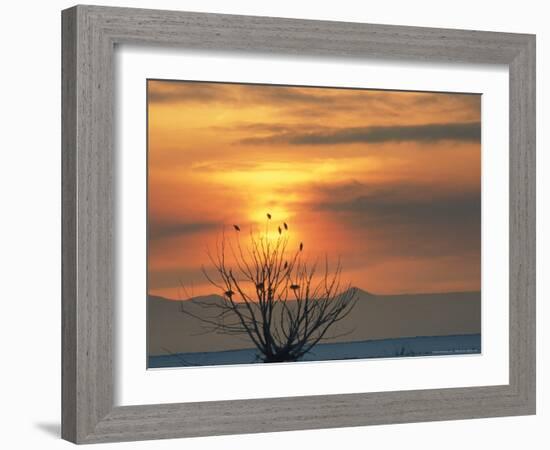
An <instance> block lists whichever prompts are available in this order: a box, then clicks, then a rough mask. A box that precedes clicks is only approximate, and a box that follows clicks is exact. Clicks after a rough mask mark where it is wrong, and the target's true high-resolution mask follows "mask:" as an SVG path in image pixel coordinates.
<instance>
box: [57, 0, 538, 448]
mask: <svg viewBox="0 0 550 450" xmlns="http://www.w3.org/2000/svg"><path fill="white" fill-rule="evenodd" d="M62 31H63V44H62V50H63V58H62V66H63V67H62V72H63V73H62V79H63V89H62V92H63V94H62V106H63V129H62V134H63V136H62V151H63V156H62V161H63V162H62V165H63V170H62V173H63V186H62V192H63V199H62V202H63V220H62V223H63V246H62V254H63V264H62V266H63V280H62V292H63V295H62V296H63V299H62V304H63V318H62V328H63V329H62V345H63V352H62V353H63V368H62V371H63V388H62V403H63V414H62V436H63V438H65V439H67V440H70V441H73V442H76V443H93V442H106V441H124V440H139V439H160V438H176V437H186V436H206V435H220V434H233V433H257V432H269V431H283V430H298V429H312V428H327V427H346V426H359V425H368V424H385V423H401V422H413V421H435V420H449V419H466V418H475V417H496V416H510V415H523V414H534V413H535V36H533V35H525V34H508V33H494V32H482V31H464V30H448V29H434V28H417V27H404V26H387V25H369V24H359V23H339V22H328V21H308V20H294V19H280V18H267V17H247V16H233V15H219V14H203V13H188V12H174V11H156V10H142V9H126V8H109V7H97V6H76V7H73V8H70V9H67V10H65V11H63V13H62ZM119 43H131V44H157V45H162V46H178V47H182V48H192V49H199V50H211V49H213V50H229V51H235V50H238V51H244V52H250V51H253V52H261V53H279V54H295V55H313V56H320V57H321V56H322V57H342V56H343V57H348V58H365V57H383V58H397V59H400V58H401V59H406V60H421V61H428V62H430V61H451V62H465V63H494V64H506V65H508V67H509V74H510V299H509V301H510V382H509V384H507V385H501V386H488V387H487V386H486V387H471V388H454V389H433V390H420V391H403V392H383V393H361V394H346V395H322V396H310V397H286V398H277V399H267V400H238V401H216V402H204V403H188V404H162V405H143V406H120V407H114V405H113V376H114V374H113V361H112V358H113V349H112V339H113V296H114V281H115V280H114V263H113V256H114V255H113V251H112V248H113V244H114V232H113V230H114V219H113V217H114V208H115V204H114V195H113V187H114V184H115V180H114V169H113V160H114V157H113V156H114V155H113V152H114V151H115V148H114V144H113V140H114V139H113V93H114V92H113V84H114V82H113V50H114V46H115V44H119ZM503 300H504V299H503Z"/></svg>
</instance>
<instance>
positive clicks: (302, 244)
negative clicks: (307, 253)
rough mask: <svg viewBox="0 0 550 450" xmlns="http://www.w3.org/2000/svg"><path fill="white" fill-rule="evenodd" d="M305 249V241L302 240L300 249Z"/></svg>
mask: <svg viewBox="0 0 550 450" xmlns="http://www.w3.org/2000/svg"><path fill="white" fill-rule="evenodd" d="M303 249H304V243H303V242H300V251H302V250H303Z"/></svg>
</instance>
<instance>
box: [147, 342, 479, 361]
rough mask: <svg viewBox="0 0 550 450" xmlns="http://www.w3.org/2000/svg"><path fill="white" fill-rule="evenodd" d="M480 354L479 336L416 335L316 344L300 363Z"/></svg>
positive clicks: (209, 355) (245, 352) (175, 357)
mask: <svg viewBox="0 0 550 450" xmlns="http://www.w3.org/2000/svg"><path fill="white" fill-rule="evenodd" d="M471 353H481V335H480V334H465V335H455V336H418V337H410V338H397V339H380V340H371V341H360V342H343V343H336V344H319V345H317V346H315V347H314V348H313V350H312V351H311V352H309V353H308V354H306V355H305V356H304V357H303V358H302V359H301V361H328V360H338V359H364V358H395V357H407V356H435V355H461V354H471ZM257 362H261V361H260V359H259V358H258V355H257V351H256V350H255V349H252V348H248V349H242V350H229V351H223V352H204V353H175V354H171V355H158V356H150V357H149V368H162V367H185V366H216V365H228V364H251V363H257Z"/></svg>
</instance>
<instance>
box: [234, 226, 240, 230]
mask: <svg viewBox="0 0 550 450" xmlns="http://www.w3.org/2000/svg"><path fill="white" fill-rule="evenodd" d="M233 228H235V230H237V231H241V229H240V227H239V225H233Z"/></svg>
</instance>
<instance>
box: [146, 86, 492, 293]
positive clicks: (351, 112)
mask: <svg viewBox="0 0 550 450" xmlns="http://www.w3.org/2000/svg"><path fill="white" fill-rule="evenodd" d="M147 89H148V233H149V234H148V290H149V293H150V294H154V295H161V296H165V297H168V298H174V299H176V298H181V295H182V293H181V290H180V289H179V285H180V281H181V283H183V284H184V285H185V286H186V287H187V289H188V292H189V293H192V295H203V294H212V293H217V291H216V289H215V288H213V287H212V286H211V285H209V284H208V282H207V281H206V279H205V277H204V275H203V274H202V272H201V266H202V265H204V266H206V267H208V265H209V260H208V257H207V253H206V250H207V248H212V247H213V246H215V242H216V239H217V238H218V239H219V237H220V235H221V233H222V230H223V229H224V226H225V233H226V234H229V233H231V232H234V230H233V227H232V225H233V224H238V225H239V226H240V227H241V229H242V230H243V232H246V233H248V230H249V229H252V230H258V229H260V228H261V227H263V226H264V225H265V220H266V213H268V212H269V213H271V214H272V217H273V219H272V220H273V224H274V225H277V224H278V223H282V222H283V221H285V222H287V223H288V224H289V228H290V230H289V232H290V236H291V244H292V245H298V243H299V242H304V252H305V253H306V255H307V256H308V257H309V258H311V259H312V260H313V259H315V258H317V257H323V258H324V255H325V254H326V255H328V257H329V259H332V260H336V259H337V258H340V259H341V262H342V266H343V274H342V279H343V280H345V281H346V282H349V283H351V285H353V286H357V287H360V288H362V289H364V290H367V291H370V292H373V293H377V294H393V293H422V292H448V291H472V290H479V289H480V284H481V184H480V182H481V144H480V136H481V124H480V121H481V97H480V96H479V95H472V94H441V93H424V92H422V93H420V92H398V91H379V90H358V89H335V88H310V87H289V86H269V85H245V84H223V83H202V82H182V81H158V80H149V81H148V84H147Z"/></svg>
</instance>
